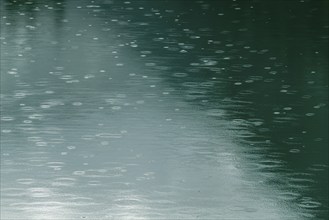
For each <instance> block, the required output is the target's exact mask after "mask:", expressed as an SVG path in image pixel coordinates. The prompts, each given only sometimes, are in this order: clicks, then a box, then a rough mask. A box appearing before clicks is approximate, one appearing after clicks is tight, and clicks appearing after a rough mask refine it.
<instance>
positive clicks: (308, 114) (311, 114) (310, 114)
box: [305, 112, 315, 117]
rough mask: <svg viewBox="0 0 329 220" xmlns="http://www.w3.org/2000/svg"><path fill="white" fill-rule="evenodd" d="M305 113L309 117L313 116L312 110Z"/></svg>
mask: <svg viewBox="0 0 329 220" xmlns="http://www.w3.org/2000/svg"><path fill="white" fill-rule="evenodd" d="M305 115H306V116H308V117H311V116H314V115H315V113H313V112H309V113H306V114H305Z"/></svg>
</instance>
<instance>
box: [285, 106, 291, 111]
mask: <svg viewBox="0 0 329 220" xmlns="http://www.w3.org/2000/svg"><path fill="white" fill-rule="evenodd" d="M283 110H286V111H290V110H292V108H291V107H284V108H283Z"/></svg>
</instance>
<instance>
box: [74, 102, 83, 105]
mask: <svg viewBox="0 0 329 220" xmlns="http://www.w3.org/2000/svg"><path fill="white" fill-rule="evenodd" d="M72 105H74V106H81V105H82V103H81V102H72Z"/></svg>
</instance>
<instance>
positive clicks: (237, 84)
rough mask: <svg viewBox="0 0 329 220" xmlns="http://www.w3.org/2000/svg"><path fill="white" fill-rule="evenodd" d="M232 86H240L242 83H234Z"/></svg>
mask: <svg viewBox="0 0 329 220" xmlns="http://www.w3.org/2000/svg"><path fill="white" fill-rule="evenodd" d="M234 85H236V86H240V85H242V83H241V82H236V83H234Z"/></svg>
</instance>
